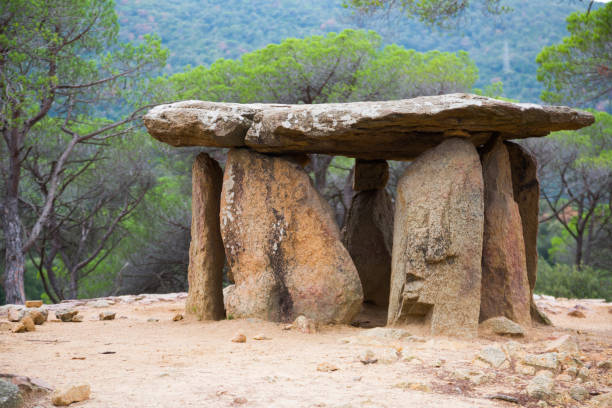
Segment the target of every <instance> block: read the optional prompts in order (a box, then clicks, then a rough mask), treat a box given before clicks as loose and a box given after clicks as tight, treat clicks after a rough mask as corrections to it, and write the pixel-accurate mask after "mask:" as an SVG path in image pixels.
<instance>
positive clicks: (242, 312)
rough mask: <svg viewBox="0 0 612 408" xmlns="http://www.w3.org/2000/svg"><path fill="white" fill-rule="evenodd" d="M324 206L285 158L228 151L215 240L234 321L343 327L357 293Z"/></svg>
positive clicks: (356, 306) (358, 300) (356, 304)
mask: <svg viewBox="0 0 612 408" xmlns="http://www.w3.org/2000/svg"><path fill="white" fill-rule="evenodd" d="M333 214H334V212H333V211H332V209H331V207H330V206H329V203H328V202H327V201H326V200H325V199H324V198H323V197H322V196H321V194H320V193H319V192H318V191H317V190H316V189H315V187H314V185H313V183H312V180H311V179H310V176H309V175H308V174H307V173H306V171H305V170H304V169H303V168H302V167H301V166H300V165H299V164H298V163H295V161H294V160H292V157H288V156H267V155H263V154H259V153H255V152H253V151H249V150H245V149H232V150H230V152H229V154H228V156H227V161H226V164H225V174H224V177H223V191H222V194H221V210H220V215H221V235H222V237H223V244H224V245H225V255H226V256H227V259H228V263H229V264H230V265H231V269H232V274H233V277H234V281H235V287H234V289H233V290H231V291H229V292H228V293H227V297H225V299H224V301H225V309H226V311H227V313H228V314H231V315H232V316H233V317H258V318H261V319H264V320H271V321H281V322H282V321H291V320H294V319H295V318H296V317H298V316H300V315H305V316H308V318H310V319H313V320H314V321H317V322H321V323H349V322H350V321H351V320H352V319H353V317H355V315H356V314H357V313H359V311H360V310H361V305H362V303H363V290H362V287H361V282H360V281H359V274H358V273H357V269H356V268H355V265H354V264H353V261H352V259H351V257H350V254H349V253H348V251H347V250H346V248H345V246H344V245H343V244H342V241H341V239H340V230H339V229H338V225H337V223H336V220H335V219H334V215H333Z"/></svg>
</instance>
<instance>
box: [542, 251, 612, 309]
mask: <svg viewBox="0 0 612 408" xmlns="http://www.w3.org/2000/svg"><path fill="white" fill-rule="evenodd" d="M535 292H536V293H542V294H546V295H551V296H555V297H565V298H577V299H586V298H591V299H592V298H596V299H606V300H607V301H610V300H612V271H607V270H603V269H595V268H592V267H589V266H583V267H582V269H578V268H576V267H575V266H573V265H565V264H555V265H549V264H548V263H547V262H546V261H544V260H540V261H539V262H538V279H537V281H536V287H535Z"/></svg>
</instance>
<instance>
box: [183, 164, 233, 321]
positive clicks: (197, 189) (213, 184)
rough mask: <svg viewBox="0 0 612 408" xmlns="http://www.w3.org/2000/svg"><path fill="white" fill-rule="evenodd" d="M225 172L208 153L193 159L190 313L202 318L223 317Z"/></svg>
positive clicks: (189, 280) (187, 308)
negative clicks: (222, 203)
mask: <svg viewBox="0 0 612 408" xmlns="http://www.w3.org/2000/svg"><path fill="white" fill-rule="evenodd" d="M222 183H223V172H222V170H221V167H220V166H219V163H217V161H216V160H215V159H213V158H211V157H210V156H209V155H207V154H206V153H200V154H199V155H198V156H197V157H196V159H195V161H194V162H193V168H192V196H191V197H192V198H191V211H192V218H191V244H190V245H189V270H188V274H187V278H188V282H189V292H188V294H187V301H186V304H185V311H186V313H187V314H191V315H194V316H196V317H197V318H198V319H199V320H221V319H223V318H225V311H224V310H223V265H224V263H225V252H224V249H223V242H222V240H221V232H220V227H219V205H220V200H221V186H222Z"/></svg>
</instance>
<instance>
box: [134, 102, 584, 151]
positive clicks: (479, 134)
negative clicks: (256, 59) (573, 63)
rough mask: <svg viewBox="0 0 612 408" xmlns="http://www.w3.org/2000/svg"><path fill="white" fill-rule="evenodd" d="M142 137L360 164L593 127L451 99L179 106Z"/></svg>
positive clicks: (528, 109) (576, 115)
mask: <svg viewBox="0 0 612 408" xmlns="http://www.w3.org/2000/svg"><path fill="white" fill-rule="evenodd" d="M144 123H145V126H146V127H147V129H148V130H149V133H150V134H151V135H152V136H153V137H155V138H157V139H158V140H161V141H162V142H165V143H168V144H171V145H173V146H217V147H240V146H244V145H247V146H250V147H251V148H253V149H255V150H258V151H260V152H268V153H298V152H302V153H325V154H339V155H344V156H351V157H360V158H364V159H411V158H415V157H417V156H418V155H419V154H421V153H423V152H425V151H426V150H429V149H431V148H432V147H435V146H437V145H438V144H440V143H441V142H442V141H443V140H445V139H448V138H451V137H455V136H459V137H465V138H466V139H468V140H469V141H470V142H471V143H472V144H474V145H480V144H482V143H484V142H485V141H486V140H487V139H488V138H489V137H490V135H491V134H492V133H493V132H495V133H498V134H500V135H501V137H502V138H504V139H517V138H527V137H536V136H545V135H547V134H548V133H550V132H551V131H556V130H563V129H580V128H582V127H584V126H588V125H590V124H592V123H593V116H592V115H591V114H589V113H587V112H581V111H576V110H573V109H570V108H567V107H556V106H540V105H534V104H517V103H509V102H503V101H499V100H495V99H491V98H487V97H483V96H477V95H469V94H450V95H440V96H424V97H419V98H414V99H405V100H399V101H385V102H353V103H332V104H317V105H271V104H270V105H264V104H253V105H240V104H229V103H214V102H203V101H184V102H178V103H174V104H170V105H161V106H157V107H155V108H153V109H152V110H151V111H150V112H149V113H148V114H147V115H145V117H144Z"/></svg>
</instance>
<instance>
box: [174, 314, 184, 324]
mask: <svg viewBox="0 0 612 408" xmlns="http://www.w3.org/2000/svg"><path fill="white" fill-rule="evenodd" d="M181 320H183V315H182V314H180V313H177V314H175V315H174V317H173V318H172V321H173V322H178V321H181Z"/></svg>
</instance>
